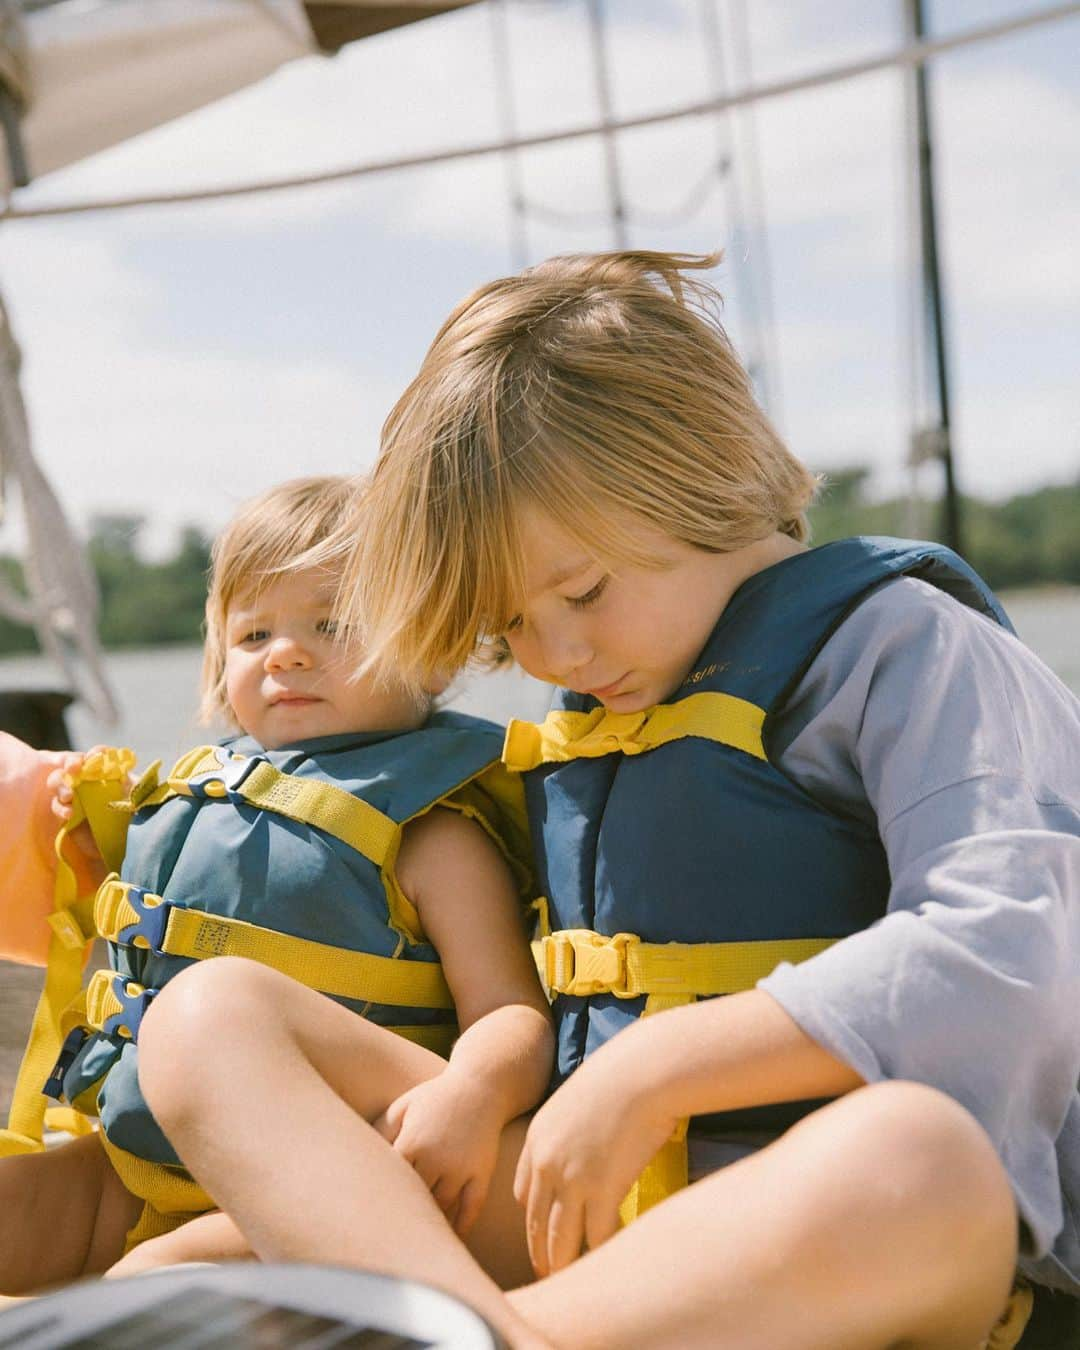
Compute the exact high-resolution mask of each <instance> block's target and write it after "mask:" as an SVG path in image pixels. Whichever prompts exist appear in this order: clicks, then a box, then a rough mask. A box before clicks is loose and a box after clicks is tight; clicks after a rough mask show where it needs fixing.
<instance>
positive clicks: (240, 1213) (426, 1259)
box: [139, 958, 545, 1347]
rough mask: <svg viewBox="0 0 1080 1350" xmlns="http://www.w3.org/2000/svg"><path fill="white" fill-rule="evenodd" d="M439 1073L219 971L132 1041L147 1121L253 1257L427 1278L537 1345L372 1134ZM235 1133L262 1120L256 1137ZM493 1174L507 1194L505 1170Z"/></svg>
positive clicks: (238, 968)
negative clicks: (398, 1103)
mask: <svg viewBox="0 0 1080 1350" xmlns="http://www.w3.org/2000/svg"><path fill="white" fill-rule="evenodd" d="M225 1029H227V1033H228V1034H227V1035H226V1034H224V1033H225ZM210 1044H213V1046H214V1053H213V1055H209V1056H208V1055H207V1054H206V1052H205V1047H206V1046H207V1045H210ZM271 1065H272V1066H273V1068H272V1071H270V1070H269V1069H268V1066H271ZM444 1067H445V1066H444V1063H443V1061H442V1060H440V1059H439V1058H438V1056H436V1055H433V1054H431V1053H430V1052H429V1051H426V1050H423V1049H422V1048H421V1047H419V1046H416V1045H413V1044H411V1043H410V1042H408V1041H404V1040H402V1038H401V1037H398V1036H395V1035H394V1034H393V1033H392V1032H388V1031H386V1030H385V1028H380V1027H376V1026H373V1025H372V1024H371V1023H368V1022H365V1021H363V1020H362V1019H361V1018H358V1017H356V1016H355V1014H353V1013H350V1012H348V1011H347V1010H345V1009H343V1008H341V1007H339V1006H338V1005H337V1004H335V1003H332V1002H331V1001H330V1000H329V999H326V998H323V997H322V996H321V995H319V994H314V993H312V992H311V991H310V990H307V989H304V988H303V987H301V986H300V985H297V984H296V983H295V982H294V981H292V980H288V979H286V978H285V977H284V976H281V975H278V974H277V973H276V972H275V971H272V970H269V969H267V968H265V967H262V966H257V965H254V964H253V963H251V962H245V961H238V960H234V959H229V958H223V959H220V960H215V961H210V962H207V963H206V964H205V965H204V966H201V967H196V968H193V969H191V970H189V971H185V972H184V973H183V974H181V975H180V976H178V977H177V978H176V979H175V980H172V981H170V982H169V984H168V986H167V988H166V989H165V990H164V991H163V992H162V993H161V994H160V995H159V996H158V998H157V999H156V1000H155V1002H154V1006H153V1007H152V1009H151V1010H150V1013H149V1014H148V1016H147V1018H146V1020H145V1021H144V1023H143V1025H142V1028H141V1031H140V1041H139V1080H140V1083H141V1086H142V1088H143V1091H144V1093H145V1094H146V1098H147V1101H148V1102H149V1104H150V1106H151V1108H152V1109H153V1112H154V1115H155V1116H156V1117H157V1119H158V1121H159V1122H160V1124H161V1125H162V1127H163V1128H164V1129H165V1131H166V1133H167V1134H168V1135H169V1138H170V1139H171V1140H172V1141H173V1144H174V1146H175V1147H176V1148H177V1151H178V1152H179V1154H180V1156H181V1157H182V1158H183V1159H184V1162H185V1163H186V1165H187V1166H188V1167H189V1168H190V1169H191V1171H192V1173H193V1175H194V1176H196V1177H197V1178H198V1180H199V1182H200V1183H201V1184H202V1185H203V1186H205V1188H206V1189H207V1190H208V1191H209V1192H210V1194H211V1195H213V1196H214V1198H215V1200H216V1201H217V1202H218V1204H219V1205H220V1206H221V1208H222V1209H223V1210H224V1211H225V1212H226V1213H228V1214H230V1215H231V1216H232V1217H233V1218H234V1219H235V1220H236V1222H237V1225H238V1226H239V1228H240V1230H241V1231H242V1232H243V1234H244V1236H245V1237H246V1238H247V1240H248V1241H249V1242H250V1243H251V1247H252V1249H253V1250H254V1252H255V1253H256V1254H257V1255H258V1256H259V1257H261V1258H263V1259H272V1260H279V1261H282V1260H283V1261H295V1260H305V1259H306V1260H325V1261H330V1262H333V1263H335V1264H338V1265H354V1266H361V1267H364V1268H366V1269H369V1270H378V1271H385V1272H387V1273H389V1274H395V1275H402V1276H406V1277H412V1278H414V1279H422V1280H424V1281H426V1282H427V1283H429V1284H432V1285H435V1286H437V1287H439V1288H442V1289H445V1290H447V1291H448V1292H450V1293H453V1294H456V1295H458V1296H459V1297H462V1298H464V1299H465V1300H466V1301H467V1302H469V1303H471V1304H472V1305H473V1307H475V1308H476V1309H477V1310H478V1311H479V1312H481V1313H483V1314H484V1315H485V1316H487V1317H488V1318H489V1319H490V1320H491V1321H492V1322H493V1324H494V1325H496V1326H497V1327H499V1329H500V1330H501V1331H502V1333H503V1334H504V1335H505V1336H506V1337H507V1339H508V1340H510V1341H511V1343H512V1344H513V1345H515V1346H520V1347H540V1346H542V1345H544V1344H545V1342H543V1341H542V1340H541V1338H540V1337H539V1336H537V1335H536V1334H535V1333H534V1332H532V1331H531V1330H530V1329H529V1328H528V1327H527V1326H526V1325H525V1324H524V1323H523V1322H521V1321H520V1319H519V1318H518V1317H517V1315H516V1314H515V1313H514V1312H513V1310H512V1309H511V1307H510V1305H509V1304H508V1303H507V1302H506V1299H505V1297H504V1296H503V1294H502V1293H501V1291H500V1290H499V1288H498V1286H497V1285H496V1283H495V1282H494V1281H493V1280H492V1279H491V1278H490V1276H488V1275H486V1274H485V1273H484V1272H483V1271H482V1270H481V1269H480V1267H479V1265H477V1263H476V1261H475V1260H474V1259H473V1258H472V1256H470V1254H469V1252H468V1251H467V1250H466V1248H465V1247H464V1246H463V1245H462V1244H461V1243H460V1242H459V1241H458V1240H457V1239H456V1238H455V1237H454V1236H453V1234H452V1232H451V1230H450V1228H449V1226H448V1225H447V1223H446V1220H445V1219H444V1217H443V1214H442V1212H441V1210H440V1209H439V1208H438V1206H437V1205H436V1203H435V1201H434V1200H433V1199H432V1197H431V1194H430V1192H429V1191H428V1189H427V1187H426V1186H425V1185H424V1183H423V1182H422V1181H421V1180H420V1178H419V1177H418V1176H417V1175H416V1173H415V1172H414V1171H413V1170H412V1168H411V1167H409V1166H408V1165H407V1164H406V1163H404V1162H403V1161H402V1160H401V1159H400V1158H399V1157H398V1155H397V1154H395V1153H394V1151H393V1149H392V1148H390V1146H389V1145H388V1144H387V1143H386V1141H385V1140H384V1139H383V1138H382V1137H381V1136H380V1135H379V1134H378V1133H377V1132H376V1131H375V1129H373V1128H372V1126H371V1125H369V1124H368V1123H367V1122H368V1121H370V1120H374V1119H377V1118H378V1117H379V1116H380V1115H381V1114H382V1113H383V1112H384V1111H385V1110H386V1108H387V1106H389V1104H390V1103H391V1102H392V1101H393V1100H395V1098H397V1097H398V1096H400V1094H401V1093H402V1092H403V1091H405V1090H406V1089H407V1088H409V1087H411V1086H413V1085H414V1084H415V1083H417V1082H421V1081H423V1080H424V1079H426V1078H429V1077H431V1076H433V1075H434V1074H437V1073H440V1072H441V1071H442V1069H443V1068H444ZM239 1122H256V1124H255V1127H254V1134H255V1138H254V1139H252V1138H251V1137H250V1136H249V1135H248V1133H247V1131H246V1130H241V1129H238V1128H237V1125H238V1123H239ZM502 1173H503V1176H504V1184H505V1178H506V1176H507V1173H510V1174H512V1167H506V1166H505V1165H504V1166H503V1168H502ZM478 1226H479V1225H478ZM520 1227H521V1225H520V1223H519V1228H520ZM519 1241H520V1239H519Z"/></svg>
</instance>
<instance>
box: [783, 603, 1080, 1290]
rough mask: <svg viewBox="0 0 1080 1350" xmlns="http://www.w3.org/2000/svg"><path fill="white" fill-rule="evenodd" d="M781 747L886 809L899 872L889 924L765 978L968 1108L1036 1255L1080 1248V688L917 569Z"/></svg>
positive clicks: (815, 1031) (830, 1035)
mask: <svg viewBox="0 0 1080 1350" xmlns="http://www.w3.org/2000/svg"><path fill="white" fill-rule="evenodd" d="M778 743H779V744H780V747H781V748H780V755H779V763H780V767H781V768H784V769H785V770H786V771H787V772H789V773H790V774H791V775H792V776H793V777H795V778H796V779H797V781H799V782H800V783H801V784H802V785H803V786H805V787H807V788H808V789H809V790H810V791H811V792H812V793H814V795H816V796H818V797H819V798H821V799H824V800H826V801H827V802H828V804H829V805H831V806H833V807H834V809H838V810H849V811H851V812H853V813H854V814H857V815H861V816H864V817H868V818H873V819H874V820H876V822H877V827H878V830H879V832H880V835H881V839H882V842H883V843H884V846H885V851H886V854H887V857H888V862H889V870H890V877H891V888H890V894H889V899H888V908H887V913H886V915H885V917H884V918H883V919H881V920H880V921H879V922H878V923H876V924H874V925H873V926H872V927H871V928H869V929H867V930H865V931H864V932H861V933H857V934H854V935H853V936H851V937H849V938H846V939H844V940H843V941H842V942H840V943H838V944H836V946H835V947H832V948H830V949H829V950H828V951H826V952H823V953H822V954H821V955H819V956H817V957H815V958H814V959H813V960H811V961H808V962H805V963H804V964H802V965H799V966H791V965H782V966H780V967H778V968H777V970H776V971H774V972H773V973H772V974H771V975H770V976H769V977H768V978H767V979H765V980H764V981H762V983H761V986H760V987H761V988H763V989H765V990H766V991H767V992H768V993H769V994H770V995H771V996H772V997H773V998H775V999H776V1000H777V1002H779V1003H780V1004H781V1005H782V1006H783V1007H784V1008H785V1010H786V1011H787V1012H788V1013H789V1015H790V1016H791V1017H792V1018H793V1019H794V1020H795V1021H796V1022H797V1023H798V1024H799V1026H801V1027H802V1028H803V1030H805V1031H806V1032H807V1034H808V1035H810V1036H812V1037H813V1038H814V1039H815V1040H816V1041H818V1042H819V1043H820V1044H821V1045H823V1046H825V1047H826V1048H827V1049H828V1050H830V1051H831V1052H832V1053H833V1054H835V1055H837V1056H838V1057H839V1058H841V1059H843V1060H845V1061H846V1062H848V1063H849V1064H851V1065H852V1067H853V1068H855V1069H856V1070H857V1071H858V1072H859V1073H860V1074H861V1075H862V1076H863V1077H864V1078H865V1079H867V1081H869V1082H876V1081H880V1080H883V1079H898V1078H903V1079H911V1080H915V1081H918V1082H923V1083H928V1084H931V1085H933V1086H935V1087H938V1088H940V1089H941V1090H943V1091H944V1092H947V1093H948V1094H949V1095H950V1096H952V1097H953V1098H955V1099H956V1100H957V1101H959V1102H961V1103H962V1104H963V1105H964V1106H965V1107H967V1108H968V1110H969V1111H971V1112H972V1114H973V1115H974V1116H975V1117H976V1119H977V1120H979V1121H980V1123H981V1124H982V1125H983V1127H984V1128H985V1129H986V1131H987V1133H988V1134H989V1136H990V1138H991V1139H992V1140H993V1142H994V1144H995V1146H996V1147H997V1149H998V1151H999V1154H1000V1156H1001V1158H1002V1160H1003V1162H1004V1165H1005V1167H1006V1170H1007V1172H1008V1173H1009V1176H1010V1179H1011V1181H1012V1183H1013V1187H1014V1191H1015V1193H1016V1197H1017V1201H1018V1204H1019V1206H1020V1210H1021V1214H1022V1216H1023V1218H1024V1220H1025V1224H1026V1227H1027V1230H1028V1233H1027V1239H1028V1241H1027V1244H1026V1245H1027V1248H1028V1253H1029V1254H1030V1255H1039V1254H1042V1253H1045V1252H1046V1251H1048V1250H1049V1249H1050V1247H1051V1246H1052V1245H1053V1244H1054V1242H1055V1238H1057V1237H1058V1236H1059V1235H1060V1234H1061V1232H1062V1230H1063V1227H1069V1226H1070V1225H1071V1232H1070V1234H1069V1235H1068V1236H1069V1244H1071V1248H1072V1249H1074V1250H1075V1252H1076V1253H1077V1254H1080V1234H1078V1233H1077V1223H1076V1217H1075V1214H1074V1213H1071V1212H1066V1211H1067V1210H1068V1205H1067V1204H1066V1205H1065V1206H1064V1207H1063V1202H1062V1189H1063V1181H1062V1175H1061V1168H1060V1167H1059V1157H1058V1153H1057V1145H1058V1141H1059V1140H1060V1138H1061V1137H1062V1136H1063V1134H1065V1133H1068V1132H1067V1131H1066V1130H1065V1124H1066V1117H1067V1116H1071V1117H1072V1127H1075V1126H1076V1125H1077V1123H1078V1122H1080V1103H1078V1099H1077V1082H1078V1080H1080V705H1078V704H1077V701H1076V699H1075V698H1074V697H1073V696H1072V695H1071V694H1070V693H1069V692H1068V691H1067V690H1066V689H1065V688H1064V686H1062V685H1061V684H1060V683H1059V682H1058V681H1057V680H1056V679H1055V677H1054V676H1053V675H1052V674H1051V673H1050V672H1049V671H1048V670H1047V669H1046V668H1045V667H1044V666H1043V665H1042V664H1041V662H1039V661H1038V659H1037V658H1036V657H1035V656H1034V655H1033V654H1032V653H1030V652H1029V651H1027V649H1026V648H1024V647H1023V646H1022V644H1020V643H1019V642H1018V641H1017V640H1016V639H1014V638H1013V637H1011V636H1010V635H1009V634H1008V633H1006V632H1004V631H1003V630H1001V629H999V628H997V627H996V626H995V625H993V624H992V623H990V622H989V621H988V620H986V619H984V618H982V617H980V616H979V615H976V614H975V613H973V612H971V611H969V610H967V609H965V608H964V607H963V606H961V605H960V604H959V603H958V602H956V601H954V600H952V599H951V598H949V597H948V596H946V595H944V594H942V593H940V592H938V591H936V590H935V589H934V588H932V587H929V586H927V585H925V584H924V583H922V582H919V581H914V580H904V581H900V582H896V583H893V584H892V585H889V586H887V587H885V588H884V589H883V590H882V591H881V592H879V593H877V594H876V595H874V596H873V597H871V598H870V599H869V600H867V601H866V602H865V603H864V604H863V605H862V606H860V607H859V609H857V610H856V611H855V613H854V614H853V615H852V616H851V617H850V618H848V619H847V620H846V621H845V622H844V624H843V625H842V626H841V627H840V629H838V630H837V632H836V633H835V634H834V635H833V637H832V638H830V640H829V642H828V643H827V644H826V645H825V647H824V648H823V649H822V652H821V654H820V655H819V657H818V658H817V659H816V660H815V662H814V665H813V666H812V667H811V669H810V670H809V671H808V673H807V675H806V677H805V679H804V680H803V682H802V684H801V685H800V687H799V689H798V690H797V691H796V694H795V696H794V698H793V700H792V702H791V704H790V705H789V710H788V714H787V716H786V717H785V726H784V729H783V732H782V734H781V735H780V737H779V738H778ZM1071 1133H1072V1134H1073V1135H1074V1136H1075V1134H1076V1130H1075V1128H1072V1129H1071ZM1077 1273H1080V1266H1077Z"/></svg>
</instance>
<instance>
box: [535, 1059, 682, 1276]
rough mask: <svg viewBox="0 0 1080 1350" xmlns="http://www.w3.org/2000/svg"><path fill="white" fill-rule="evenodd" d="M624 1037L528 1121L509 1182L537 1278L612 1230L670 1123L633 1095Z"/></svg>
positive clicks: (650, 1101) (656, 1107) (651, 1101)
mask: <svg viewBox="0 0 1080 1350" xmlns="http://www.w3.org/2000/svg"><path fill="white" fill-rule="evenodd" d="M624 1038H625V1033H623V1034H622V1035H620V1036H617V1037H616V1038H615V1040H614V1041H612V1042H610V1043H609V1044H608V1045H606V1046H604V1047H603V1049H601V1050H599V1051H598V1052H597V1053H596V1054H595V1055H590V1057H589V1058H588V1059H587V1060H586V1061H585V1063H584V1064H582V1065H581V1067H580V1068H579V1069H578V1070H577V1071H576V1072H575V1073H574V1075H573V1077H572V1078H570V1079H569V1080H568V1081H567V1082H566V1083H564V1084H563V1085H562V1087H560V1088H559V1090H558V1091H557V1092H556V1093H555V1094H554V1096H552V1097H551V1098H550V1099H549V1100H548V1101H547V1102H546V1103H545V1104H544V1105H543V1106H542V1107H541V1108H540V1110H539V1111H538V1112H537V1113H536V1115H535V1116H534V1117H533V1121H532V1124H531V1125H530V1126H529V1131H528V1134H527V1135H526V1136H525V1147H524V1148H523V1149H522V1152H521V1157H520V1159H519V1160H518V1168H517V1174H516V1175H515V1177H514V1197H515V1199H516V1200H517V1202H518V1203H519V1204H520V1205H523V1206H524V1207H525V1231H526V1237H527V1239H528V1244H529V1257H530V1259H531V1261H532V1263H533V1268H534V1269H535V1270H536V1273H537V1275H539V1276H541V1277H542V1276H545V1275H550V1274H552V1273H553V1272H554V1271H557V1270H561V1269H562V1267H563V1266H567V1265H569V1264H570V1262H571V1261H574V1260H576V1259H577V1258H578V1257H579V1256H580V1255H581V1252H582V1248H583V1246H586V1245H587V1246H588V1247H590V1248H594V1247H598V1246H599V1245H600V1243H601V1242H604V1241H606V1240H607V1239H608V1238H609V1237H611V1236H612V1234H613V1233H615V1232H616V1231H617V1230H618V1227H619V1205H620V1204H621V1202H622V1200H623V1199H624V1197H625V1196H626V1194H627V1192H628V1191H629V1190H630V1187H631V1186H632V1185H633V1184H634V1182H635V1181H636V1180H637V1178H638V1177H639V1176H640V1175H641V1172H642V1171H643V1169H644V1168H645V1166H646V1164H647V1163H649V1162H650V1161H651V1160H652V1158H653V1157H654V1155H655V1154H656V1153H657V1151H658V1150H659V1149H660V1147H661V1145H663V1144H664V1143H666V1142H667V1140H668V1139H669V1138H670V1137H671V1135H672V1133H673V1131H674V1129H675V1126H676V1124H677V1121H676V1119H675V1118H674V1117H673V1116H671V1115H670V1114H669V1113H667V1112H665V1111H664V1109H663V1104H662V1103H658V1102H657V1101H656V1100H655V1094H635V1093H634V1092H633V1083H634V1069H635V1065H634V1063H633V1056H629V1057H628V1056H627V1055H626V1054H624V1053H622V1052H623V1050H624V1048H625V1046H624V1045H620V1044H619V1042H621V1041H624Z"/></svg>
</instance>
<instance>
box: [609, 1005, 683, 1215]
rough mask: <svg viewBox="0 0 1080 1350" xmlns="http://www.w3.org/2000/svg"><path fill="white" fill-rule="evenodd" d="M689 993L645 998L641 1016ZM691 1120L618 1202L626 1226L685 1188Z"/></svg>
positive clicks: (677, 1128) (680, 1125) (662, 1009)
mask: <svg viewBox="0 0 1080 1350" xmlns="http://www.w3.org/2000/svg"><path fill="white" fill-rule="evenodd" d="M693 1001H694V1000H693V998H692V997H691V996H690V995H682V996H672V997H668V996H666V995H663V994H654V995H652V997H650V998H648V999H646V1000H645V1010H644V1012H643V1013H642V1014H641V1015H642V1017H652V1016H653V1014H654V1013H658V1012H666V1010H667V1009H668V1008H680V1007H684V1006H685V1005H686V1004H687V1003H693ZM689 1125H690V1122H689V1120H680V1121H679V1123H678V1125H676V1126H675V1130H674V1132H673V1134H672V1136H671V1138H670V1139H669V1140H668V1141H667V1142H666V1143H664V1144H661V1145H660V1148H659V1150H658V1151H657V1153H656V1155H655V1157H654V1158H653V1160H652V1162H650V1163H649V1164H648V1166H647V1167H646V1168H645V1170H644V1171H643V1172H642V1174H641V1176H639V1177H638V1179H637V1181H635V1182H634V1184H633V1185H632V1186H631V1187H630V1189H629V1191H627V1193H626V1195H625V1196H624V1197H623V1201H622V1203H621V1204H620V1205H619V1218H620V1219H621V1220H622V1222H623V1226H624V1227H625V1225H626V1224H628V1223H633V1221H634V1220H635V1219H639V1218H640V1217H641V1216H642V1214H644V1213H645V1211H646V1210H649V1209H652V1207H653V1205H658V1204H659V1203H660V1201H661V1200H666V1199H667V1197H668V1196H669V1195H674V1194H675V1192H676V1191H682V1190H685V1189H686V1187H687V1186H688V1185H689V1182H690V1159H689V1155H688V1153H687V1147H686V1131H687V1129H688V1128H689Z"/></svg>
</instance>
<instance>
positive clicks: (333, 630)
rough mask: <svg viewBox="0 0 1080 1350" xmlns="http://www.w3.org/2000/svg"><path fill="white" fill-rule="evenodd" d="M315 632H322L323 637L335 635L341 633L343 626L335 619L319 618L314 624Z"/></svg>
mask: <svg viewBox="0 0 1080 1350" xmlns="http://www.w3.org/2000/svg"><path fill="white" fill-rule="evenodd" d="M315 630H316V632H319V633H322V634H323V636H324V637H337V636H338V634H339V633H343V632H344V631H345V630H344V627H343V625H342V624H341V623H340V621H339V620H337V619H320V620H319V622H318V623H317V624H316V625H315Z"/></svg>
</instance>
